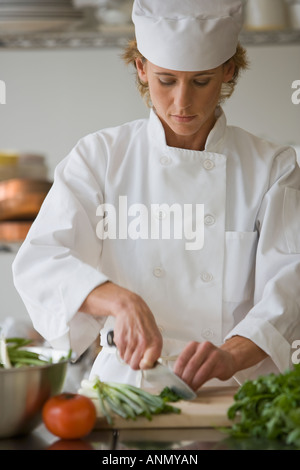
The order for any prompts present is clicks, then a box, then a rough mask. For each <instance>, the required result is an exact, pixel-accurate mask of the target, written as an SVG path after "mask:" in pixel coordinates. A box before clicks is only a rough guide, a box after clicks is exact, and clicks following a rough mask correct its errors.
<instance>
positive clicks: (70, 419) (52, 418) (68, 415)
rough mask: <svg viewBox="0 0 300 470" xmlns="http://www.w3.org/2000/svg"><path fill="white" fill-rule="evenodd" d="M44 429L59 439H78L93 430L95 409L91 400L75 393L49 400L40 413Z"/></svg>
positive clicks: (62, 394)
mask: <svg viewBox="0 0 300 470" xmlns="http://www.w3.org/2000/svg"><path fill="white" fill-rule="evenodd" d="M42 416H43V421H44V424H45V426H46V428H47V429H48V430H49V431H50V432H51V433H52V434H54V435H55V436H58V437H60V438H61V439H79V438H81V437H84V436H86V435H87V434H89V433H90V432H91V430H92V429H93V427H94V425H95V422H96V408H95V405H94V403H93V402H92V400H90V399H89V398H88V397H85V396H83V395H79V394H76V393H61V394H60V395H56V396H54V397H51V398H49V400H48V401H47V402H46V403H45V405H44V407H43V411H42Z"/></svg>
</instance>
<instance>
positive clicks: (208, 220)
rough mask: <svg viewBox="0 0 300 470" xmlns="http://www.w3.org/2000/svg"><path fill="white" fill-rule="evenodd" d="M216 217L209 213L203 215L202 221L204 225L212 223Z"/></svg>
mask: <svg viewBox="0 0 300 470" xmlns="http://www.w3.org/2000/svg"><path fill="white" fill-rule="evenodd" d="M215 221H216V219H215V218H214V216H213V215H211V214H207V215H206V216H205V217H204V223H205V225H213V224H214V223H215Z"/></svg>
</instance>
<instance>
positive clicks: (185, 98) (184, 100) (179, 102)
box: [174, 83, 192, 110]
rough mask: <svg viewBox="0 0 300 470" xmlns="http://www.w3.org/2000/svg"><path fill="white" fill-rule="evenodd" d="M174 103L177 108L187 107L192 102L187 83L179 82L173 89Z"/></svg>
mask: <svg viewBox="0 0 300 470" xmlns="http://www.w3.org/2000/svg"><path fill="white" fill-rule="evenodd" d="M174 104H175V105H176V107H177V108H178V109H181V110H183V109H186V108H189V107H190V106H191V104H192V96H191V89H190V86H189V84H187V83H180V84H178V86H177V87H176V89H175V96H174Z"/></svg>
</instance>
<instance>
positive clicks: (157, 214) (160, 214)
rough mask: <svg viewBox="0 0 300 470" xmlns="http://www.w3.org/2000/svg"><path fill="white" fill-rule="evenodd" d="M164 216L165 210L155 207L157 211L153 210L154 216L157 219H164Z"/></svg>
mask: <svg viewBox="0 0 300 470" xmlns="http://www.w3.org/2000/svg"><path fill="white" fill-rule="evenodd" d="M166 216H167V214H166V211H164V210H163V209H157V211H156V212H155V217H156V218H157V219H159V220H162V219H165V218H166Z"/></svg>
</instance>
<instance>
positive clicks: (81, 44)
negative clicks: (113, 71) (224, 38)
mask: <svg viewBox="0 0 300 470" xmlns="http://www.w3.org/2000/svg"><path fill="white" fill-rule="evenodd" d="M133 36H134V31H133V27H132V25H131V24H128V25H122V26H116V27H112V26H104V25H101V27H100V26H99V28H97V29H95V30H91V29H84V28H80V27H76V26H75V27H74V26H73V27H72V28H70V29H66V30H49V31H35V32H24V33H7V32H5V33H4V32H3V33H1V31H0V49H3V48H6V49H65V48H67V49H82V48H108V47H122V46H124V44H125V43H126V42H127V40H128V39H130V38H132V37H133ZM240 40H241V43H242V44H244V45H245V46H247V45H249V46H260V45H287V44H300V29H299V30H283V31H243V32H242V34H241V36H240Z"/></svg>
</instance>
